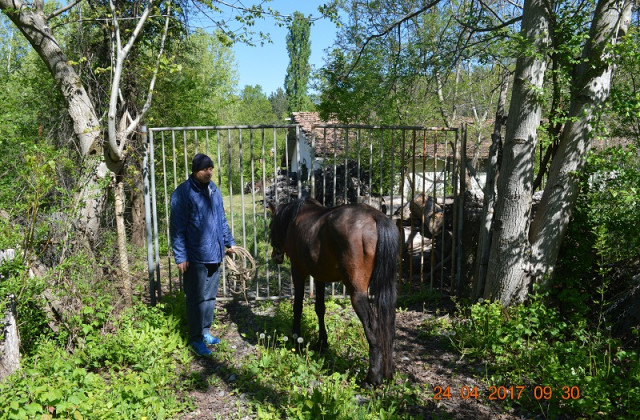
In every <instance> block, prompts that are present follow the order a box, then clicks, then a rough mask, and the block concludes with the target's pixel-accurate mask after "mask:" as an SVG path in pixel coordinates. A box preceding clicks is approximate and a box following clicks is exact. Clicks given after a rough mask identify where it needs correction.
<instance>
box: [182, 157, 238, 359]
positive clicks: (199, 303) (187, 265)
mask: <svg viewBox="0 0 640 420" xmlns="http://www.w3.org/2000/svg"><path fill="white" fill-rule="evenodd" d="M212 174H213V161H212V160H211V158H209V156H207V155H204V154H202V153H198V154H197V155H195V156H194V158H193V162H192V163H191V176H190V177H189V179H187V180H186V181H185V182H183V183H182V184H180V185H179V186H178V188H176V190H175V191H174V192H173V194H171V220H170V232H171V244H172V246H173V254H174V257H175V260H176V264H177V265H178V270H180V272H181V273H182V274H184V291H185V295H186V302H187V325H188V328H189V343H190V345H191V347H192V348H193V350H194V351H195V352H196V353H197V354H198V355H200V356H210V355H211V350H209V348H208V347H207V345H214V344H218V343H219V342H220V340H219V339H218V338H216V337H213V336H212V335H211V332H210V331H209V328H210V327H211V323H212V322H213V315H214V311H215V306H216V295H217V294H218V282H219V279H220V273H219V270H218V269H219V268H220V263H221V262H222V259H223V257H224V254H225V252H226V253H233V252H235V251H234V248H233V247H234V245H235V240H234V239H233V236H232V235H231V232H230V230H229V225H228V224H227V218H226V217H225V215H224V207H223V205H222V195H221V194H220V190H219V189H218V187H217V186H216V185H215V184H214V183H213V181H211V176H212ZM225 247H226V248H228V249H227V250H226V251H225Z"/></svg>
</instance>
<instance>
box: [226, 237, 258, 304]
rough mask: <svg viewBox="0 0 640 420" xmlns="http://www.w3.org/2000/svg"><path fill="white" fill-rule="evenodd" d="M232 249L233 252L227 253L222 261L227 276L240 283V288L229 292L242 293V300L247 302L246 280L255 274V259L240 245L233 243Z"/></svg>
mask: <svg viewBox="0 0 640 420" xmlns="http://www.w3.org/2000/svg"><path fill="white" fill-rule="evenodd" d="M233 249H234V251H235V253H234V254H231V255H229V254H227V255H226V256H225V257H224V263H225V264H226V267H227V270H228V275H229V278H230V279H231V280H233V281H235V282H239V283H241V284H242V289H241V290H240V291H238V292H236V291H234V290H231V293H236V294H240V293H242V294H243V295H244V300H245V301H246V302H248V299H247V281H248V280H251V278H252V277H253V276H254V275H255V274H256V270H257V265H256V260H254V259H253V256H252V255H251V253H250V252H249V251H247V250H246V249H245V248H242V247H241V246H238V245H235V246H234V247H233Z"/></svg>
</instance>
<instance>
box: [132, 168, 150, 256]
mask: <svg viewBox="0 0 640 420" xmlns="http://www.w3.org/2000/svg"><path fill="white" fill-rule="evenodd" d="M142 184H143V180H142V173H141V172H139V171H136V173H135V175H134V176H133V185H132V186H131V194H130V197H131V199H130V202H131V245H133V246H134V247H136V248H143V247H144V246H145V245H146V243H145V240H146V237H145V221H144V195H143V193H142V189H141V188H140V186H141V185H142Z"/></svg>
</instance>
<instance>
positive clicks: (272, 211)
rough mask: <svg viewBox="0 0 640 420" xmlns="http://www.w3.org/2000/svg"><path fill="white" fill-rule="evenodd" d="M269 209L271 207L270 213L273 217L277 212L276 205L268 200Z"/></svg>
mask: <svg viewBox="0 0 640 420" xmlns="http://www.w3.org/2000/svg"><path fill="white" fill-rule="evenodd" d="M267 209H269V215H270V216H271V217H273V216H274V215H275V214H276V206H274V205H273V203H272V202H271V201H267Z"/></svg>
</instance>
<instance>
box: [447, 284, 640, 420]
mask: <svg viewBox="0 0 640 420" xmlns="http://www.w3.org/2000/svg"><path fill="white" fill-rule="evenodd" d="M544 300H545V296H543V295H540V294H535V295H533V296H532V297H531V301H530V302H529V303H528V304H522V305H517V306H513V307H510V308H504V307H502V305H501V304H500V303H499V302H488V301H484V302H480V303H477V304H475V305H472V306H471V307H469V308H466V309H460V310H459V318H458V320H457V321H456V322H454V324H453V326H452V327H451V328H450V329H449V330H446V331H445V334H446V335H448V336H449V337H450V339H451V343H452V345H453V346H454V347H455V348H456V349H458V351H460V352H461V353H463V354H465V355H468V356H470V357H472V358H474V359H477V360H483V361H484V362H485V363H486V366H487V374H486V378H485V379H486V381H487V382H488V383H489V384H490V385H494V386H497V385H502V384H504V385H509V384H510V385H514V386H515V385H520V386H524V387H525V392H523V394H522V399H521V400H518V401H517V402H518V403H520V404H522V405H523V406H525V407H527V408H528V409H530V410H542V414H543V415H545V417H551V418H553V417H556V416H560V415H562V416H563V417H564V416H585V415H586V416H590V415H592V414H593V413H598V415H601V416H603V417H608V418H612V417H616V416H629V418H632V417H638V416H640V360H639V358H638V352H637V351H627V350H623V349H622V348H621V344H620V342H619V341H618V340H616V339H615V338H613V337H611V335H610V334H608V333H607V331H608V330H606V329H604V330H603V329H593V328H592V329H589V328H588V326H587V323H586V321H584V320H583V321H581V322H578V323H572V322H567V321H565V320H564V319H563V318H562V316H561V315H560V314H559V313H558V311H557V310H555V309H553V308H550V307H548V306H547V305H546V304H545V303H544ZM536 387H541V388H538V394H537V395H536V394H535V393H534V391H535V388H536ZM544 387H550V388H548V389H549V390H551V391H552V395H551V396H550V398H546V395H544V394H543V393H542V392H541V391H542V389H543V388H544ZM572 392H573V394H571V393H572ZM577 393H579V398H572V397H575V396H577V395H578V394H577ZM563 397H566V398H563Z"/></svg>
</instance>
